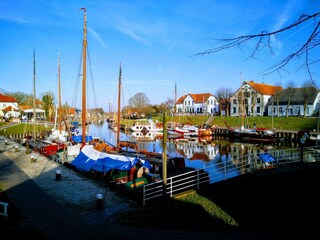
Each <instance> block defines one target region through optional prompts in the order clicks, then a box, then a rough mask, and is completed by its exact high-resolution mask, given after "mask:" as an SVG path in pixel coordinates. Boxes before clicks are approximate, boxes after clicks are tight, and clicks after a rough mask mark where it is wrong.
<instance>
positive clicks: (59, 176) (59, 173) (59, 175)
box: [56, 170, 61, 181]
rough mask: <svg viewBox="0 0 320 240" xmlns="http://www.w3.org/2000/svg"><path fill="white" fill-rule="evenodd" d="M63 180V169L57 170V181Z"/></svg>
mask: <svg viewBox="0 0 320 240" xmlns="http://www.w3.org/2000/svg"><path fill="white" fill-rule="evenodd" d="M60 180H61V171H60V170H57V171H56V181H60Z"/></svg>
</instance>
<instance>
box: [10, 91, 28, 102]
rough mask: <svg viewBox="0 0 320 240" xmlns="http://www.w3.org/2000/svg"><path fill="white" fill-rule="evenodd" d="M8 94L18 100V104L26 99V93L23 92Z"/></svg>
mask: <svg viewBox="0 0 320 240" xmlns="http://www.w3.org/2000/svg"><path fill="white" fill-rule="evenodd" d="M10 96H12V97H14V99H16V100H17V101H18V104H23V103H24V102H25V101H26V99H27V94H25V93H23V92H13V93H10Z"/></svg>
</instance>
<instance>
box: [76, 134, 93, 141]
mask: <svg viewBox="0 0 320 240" xmlns="http://www.w3.org/2000/svg"><path fill="white" fill-rule="evenodd" d="M92 139H93V138H92V136H86V142H90V141H92ZM72 140H73V141H75V142H76V143H81V142H82V135H78V136H72Z"/></svg>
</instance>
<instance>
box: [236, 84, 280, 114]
mask: <svg viewBox="0 0 320 240" xmlns="http://www.w3.org/2000/svg"><path fill="white" fill-rule="evenodd" d="M281 90H282V87H281V86H272V85H268V84H264V83H255V82H254V81H249V82H243V83H242V86H241V87H240V88H239V89H238V90H237V91H236V92H235V93H234V94H233V95H232V96H231V98H230V102H231V113H230V116H265V115H267V104H268V102H269V98H270V97H271V96H273V95H275V94H277V93H278V92H280V91H281Z"/></svg>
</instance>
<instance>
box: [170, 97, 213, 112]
mask: <svg viewBox="0 0 320 240" xmlns="http://www.w3.org/2000/svg"><path fill="white" fill-rule="evenodd" d="M218 112H219V103H218V101H217V99H216V97H215V96H214V95H212V94H211V93H200V94H190V93H189V94H187V95H184V96H182V97H180V98H179V99H178V101H177V102H176V113H192V114H215V113H218Z"/></svg>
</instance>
